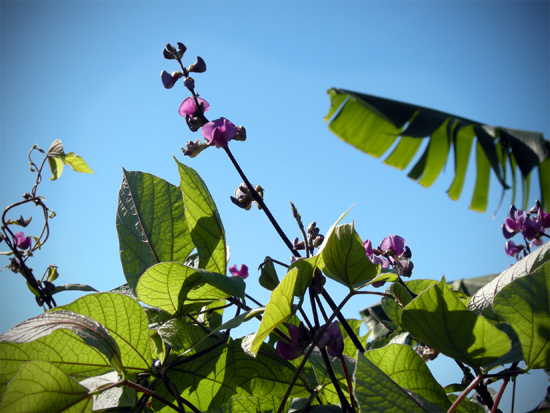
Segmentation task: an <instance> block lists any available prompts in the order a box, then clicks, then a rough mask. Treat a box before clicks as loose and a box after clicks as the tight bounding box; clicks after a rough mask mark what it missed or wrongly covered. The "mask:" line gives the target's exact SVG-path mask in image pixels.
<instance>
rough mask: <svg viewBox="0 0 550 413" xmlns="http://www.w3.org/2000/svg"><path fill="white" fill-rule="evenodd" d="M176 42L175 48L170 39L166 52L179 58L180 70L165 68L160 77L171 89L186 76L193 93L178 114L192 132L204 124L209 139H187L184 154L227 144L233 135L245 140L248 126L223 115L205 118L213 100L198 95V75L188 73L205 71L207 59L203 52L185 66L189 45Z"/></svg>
mask: <svg viewBox="0 0 550 413" xmlns="http://www.w3.org/2000/svg"><path fill="white" fill-rule="evenodd" d="M177 46H178V48H177V49H176V48H175V47H173V46H172V45H171V44H170V43H168V44H166V48H165V49H164V50H163V56H164V57H165V58H166V59H169V60H177V62H178V63H179V64H180V67H181V70H177V71H175V72H172V73H168V72H167V71H165V70H163V71H162V72H161V74H160V78H161V81H162V84H163V86H164V87H165V88H166V89H171V88H172V87H173V86H174V85H175V84H176V82H177V81H178V80H179V79H182V78H183V79H184V80H183V85H184V86H185V87H186V88H187V89H188V90H189V91H190V92H191V94H192V95H193V96H191V97H188V98H187V99H185V100H184V101H183V102H182V103H181V105H180V107H179V114H180V115H181V116H183V117H184V118H185V121H186V123H187V126H188V127H189V129H190V130H191V131H192V132H197V131H198V130H199V129H201V128H202V136H203V137H204V139H205V140H206V143H200V140H199V139H197V140H196V141H194V142H193V141H187V144H186V146H185V148H181V149H182V152H183V154H184V155H186V156H190V157H192V158H193V157H195V156H197V155H198V154H199V153H200V152H202V151H203V150H204V149H206V148H207V147H209V146H215V147H216V148H225V147H227V145H228V143H229V141H231V140H233V139H235V140H241V141H244V140H245V139H246V130H245V129H244V128H243V127H242V126H239V127H237V126H235V125H234V124H233V123H232V122H231V121H229V120H227V119H226V118H223V117H222V118H219V119H215V120H213V121H208V119H206V117H205V116H204V114H205V113H206V112H207V111H208V109H209V108H210V104H209V103H208V102H207V101H206V100H204V99H202V98H200V97H198V94H196V93H195V79H193V78H192V77H190V76H189V74H190V73H193V72H194V73H203V72H205V71H206V63H205V62H204V60H203V59H202V58H201V57H200V56H197V61H196V62H195V63H193V64H192V65H190V66H189V67H188V68H186V67H185V66H183V64H182V61H181V59H182V57H183V55H184V53H185V51H186V50H187V48H186V47H185V45H184V44H183V43H177Z"/></svg>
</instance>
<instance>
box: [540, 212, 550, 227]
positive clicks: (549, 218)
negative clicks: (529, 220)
mask: <svg viewBox="0 0 550 413" xmlns="http://www.w3.org/2000/svg"><path fill="white" fill-rule="evenodd" d="M537 221H538V222H540V224H541V225H542V226H543V227H544V228H550V214H549V213H547V212H545V211H544V210H543V209H542V208H540V209H539V211H538V213H537Z"/></svg>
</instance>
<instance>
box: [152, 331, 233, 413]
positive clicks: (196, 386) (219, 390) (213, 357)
mask: <svg viewBox="0 0 550 413" xmlns="http://www.w3.org/2000/svg"><path fill="white" fill-rule="evenodd" d="M184 357H185V356H184ZM236 374H237V371H236V366H235V356H234V346H233V341H232V340H231V339H229V341H228V342H227V343H224V344H223V345H221V346H218V347H215V348H213V349H211V350H210V351H208V352H207V353H206V354H203V355H202V356H200V357H197V358H193V359H190V361H188V362H185V363H182V364H179V365H177V366H176V367H173V368H170V369H169V371H168V373H167V376H168V378H169V379H170V380H171V381H172V382H173V383H174V385H175V388H177V389H178V391H179V393H180V395H181V397H183V398H184V399H186V400H188V401H190V402H191V403H192V404H193V405H194V406H195V407H197V408H198V409H199V410H200V411H201V412H204V411H207V410H209V409H212V408H215V407H217V406H221V405H222V404H224V403H225V402H227V401H228V400H229V399H230V397H231V396H232V395H234V394H235V391H236ZM159 394H160V395H162V396H163V397H165V398H166V399H168V400H174V397H173V396H172V395H171V394H168V393H167V391H166V389H165V388H164V387H163V388H162V389H161V390H159ZM161 406H162V408H161ZM153 408H154V409H155V411H159V412H172V411H173V410H172V409H171V408H170V407H169V406H165V405H162V404H159V403H158V402H157V401H156V400H155V401H154V402H153Z"/></svg>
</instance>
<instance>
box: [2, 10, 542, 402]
mask: <svg viewBox="0 0 550 413" xmlns="http://www.w3.org/2000/svg"><path fill="white" fill-rule="evenodd" d="M549 4H550V3H549V2H547V1H535V2H529V1H522V2H514V1H507V2H501V1H487V2H484V1H477V2H458V1H457V2H433V1H430V2H416V1H408V2H398V1H391V2H367V1H352V2H346V1H322V2H321V1H319V2H316V1H302V2H293V1H281V2H260V1H257V2H253V1H241V2H237V1H227V2H221V1H220V2H214V1H203V2H125V1H119V2H109V1H102V2H85V1H73V2H48V1H40V2H32V1H24V2H8V1H2V2H1V3H0V7H1V129H0V131H1V145H0V151H1V152H0V156H1V162H0V179H1V181H0V186H1V191H0V204H1V205H2V206H5V205H8V204H11V203H13V202H16V201H18V200H20V199H21V198H20V197H21V195H22V194H23V193H24V192H26V191H29V190H30V189H31V187H32V185H33V180H34V176H33V175H32V174H31V173H30V172H29V171H28V166H27V152H28V150H29V149H30V147H31V146H32V145H33V144H35V143H37V144H38V145H39V146H40V147H42V148H43V149H47V148H48V147H49V145H50V143H51V142H52V141H53V140H54V139H61V140H62V141H63V143H64V146H65V149H66V150H67V151H72V152H76V153H77V154H79V155H81V156H82V157H83V158H84V159H85V160H86V161H87V162H88V163H89V165H90V166H91V167H92V169H93V170H94V172H95V175H82V174H77V173H74V172H72V171H70V170H69V169H66V171H65V172H64V173H63V176H62V177H61V179H60V180H59V181H57V182H50V181H48V180H45V181H44V182H43V184H42V185H41V187H40V193H41V194H42V195H43V196H45V197H46V199H47V204H48V206H50V207H51V208H52V209H53V210H55V212H56V213H57V217H56V218H55V219H54V220H53V221H52V222H51V230H52V235H51V239H50V241H48V243H47V244H46V245H45V246H44V248H43V250H42V251H41V252H40V253H39V254H37V256H36V258H35V259H33V260H32V262H31V266H32V267H33V269H34V271H35V274H36V275H37V276H40V275H41V274H42V272H43V271H44V270H45V268H46V267H47V265H48V264H50V263H53V264H55V265H57V266H59V272H60V275H61V278H60V279H59V280H58V282H59V283H68V282H81V283H86V284H90V285H92V286H94V287H95V288H97V289H98V290H101V291H106V290H110V289H112V288H115V287H117V286H119V285H121V284H123V283H124V282H125V280H124V277H123V274H122V269H121V265H120V260H119V249H118V248H119V247H118V239H117V234H116V229H115V216H116V208H117V195H118V189H119V187H120V183H121V179H122V167H124V168H125V169H127V170H130V171H132V170H140V171H144V172H150V173H152V174H154V175H157V176H159V177H161V178H163V179H165V180H167V181H169V182H172V183H174V184H178V183H179V178H178V173H177V167H176V165H175V163H174V162H173V159H172V155H173V154H174V155H175V156H177V157H178V158H179V159H180V160H182V161H183V162H185V163H186V164H187V165H189V166H191V167H193V168H194V169H196V170H197V171H198V172H199V174H200V175H201V176H202V177H203V179H204V180H205V182H206V183H207V185H208V186H209V188H210V191H211V193H212V195H213V197H214V200H215V202H216V203H217V206H218V208H219V210H220V214H221V217H222V220H223V222H224V226H225V230H226V235H227V242H228V244H229V245H230V247H231V259H230V265H232V264H240V263H246V264H247V265H248V266H249V267H250V268H251V270H252V271H251V276H250V277H249V279H248V280H247V286H248V291H249V293H250V294H252V295H253V296H256V297H257V298H258V299H259V300H261V301H263V302H266V301H267V299H268V298H269V294H268V293H267V292H265V291H263V290H262V289H261V288H260V287H259V286H258V283H257V281H256V280H257V276H258V273H256V271H255V269H256V268H257V266H258V265H259V263H261V262H262V261H263V258H264V257H265V256H266V255H270V256H272V257H274V258H277V259H279V260H283V261H286V260H288V259H289V256H290V254H289V252H288V251H287V250H286V249H285V247H284V245H283V244H282V242H280V240H279V239H278V238H277V235H276V233H275V231H274V230H273V229H272V228H271V227H270V225H269V223H268V222H267V219H266V218H265V216H263V214H262V213H261V212H259V211H257V210H251V211H248V212H246V211H243V210H240V209H238V208H236V207H235V206H234V205H232V204H231V202H230V201H229V196H230V195H232V194H233V190H234V188H235V187H237V186H238V185H239V183H240V182H241V181H240V178H239V176H238V175H237V173H236V172H235V171H234V170H233V169H232V167H231V165H230V163H229V160H228V159H227V157H226V156H225V153H224V152H223V151H221V150H216V149H209V150H208V151H206V152H204V153H202V154H201V155H200V156H199V157H198V158H195V159H188V158H184V157H183V155H182V154H181V152H180V150H179V148H180V147H181V146H183V145H184V144H185V142H186V141H187V140H190V139H193V140H194V139H197V138H198V136H196V135H194V134H192V133H191V132H190V131H189V130H188V129H187V126H186V125H185V121H184V119H183V118H182V117H180V116H179V115H178V113H177V109H178V106H179V104H180V102H181V101H182V100H183V99H184V98H185V97H187V94H186V91H185V89H184V88H183V87H181V86H177V87H175V88H174V89H172V90H165V89H164V88H163V87H162V85H161V82H160V76H159V75H160V72H161V71H162V70H163V69H166V70H167V71H169V72H171V71H173V70H176V69H177V67H176V65H175V64H174V62H170V61H167V60H164V59H163V58H162V49H163V47H164V45H165V43H166V42H171V43H176V42H178V41H181V42H183V43H185V44H186V45H187V47H188V51H187V54H186V58H185V62H186V63H187V64H188V65H189V64H191V63H193V62H194V59H195V56H197V55H200V56H201V57H203V58H204V60H205V61H206V64H207V66H208V70H207V72H206V73H204V74H200V75H197V76H195V79H196V87H197V91H198V92H199V93H200V94H201V96H202V97H203V98H205V99H207V100H208V101H209V103H210V104H211V108H210V111H209V113H208V115H209V117H210V118H211V119H215V118H217V117H220V116H224V117H226V118H228V119H230V120H231V121H233V122H234V123H236V124H239V125H244V126H245V127H246V128H247V131H248V140H247V141H246V142H244V143H242V142H235V143H234V144H232V145H231V148H232V151H233V153H234V155H235V156H236V158H237V159H238V160H239V162H240V163H241V166H242V167H243V169H244V170H245V172H246V173H247V175H248V176H249V178H250V179H251V180H252V182H253V183H255V184H261V185H262V187H264V188H265V189H266V192H265V199H266V202H267V203H268V205H269V207H270V208H271V209H272V211H273V213H274V215H275V216H276V217H277V218H278V220H279V222H280V224H281V226H282V227H283V229H284V230H285V231H286V232H287V234H288V236H289V237H290V238H294V237H295V236H297V235H298V231H297V228H296V227H295V224H294V223H293V220H292V217H291V213H290V208H289V204H288V202H289V200H292V201H293V202H294V203H295V205H296V206H297V207H298V208H299V210H300V212H301V214H302V217H303V219H304V221H305V222H306V225H307V224H308V223H309V222H311V221H313V220H315V221H317V223H318V226H319V227H320V228H321V232H324V231H326V230H327V229H328V227H330V225H332V224H333V222H334V221H335V220H336V219H337V218H338V217H339V216H340V214H341V213H342V212H344V211H345V210H347V209H348V208H349V207H350V206H351V205H353V204H355V207H354V208H353V209H352V210H351V212H350V213H349V214H348V217H347V218H346V221H347V222H351V220H352V219H353V220H354V222H355V226H356V229H357V231H358V232H359V234H360V235H361V236H362V238H371V239H372V240H373V243H378V242H380V240H381V239H382V238H383V237H384V236H386V235H390V234H393V233H395V234H399V235H401V236H403V237H404V238H405V239H406V240H407V244H408V245H409V246H410V247H411V249H412V251H413V254H414V255H413V261H414V263H415V271H414V277H415V278H435V279H439V278H441V276H442V275H445V277H446V278H447V280H454V279H458V278H467V277H473V276H480V275H486V274H491V273H499V272H501V271H502V270H504V269H505V268H506V267H508V266H509V265H510V264H512V263H513V262H514V261H513V259H511V258H510V257H507V256H506V255H505V254H504V240H503V238H502V236H501V232H500V225H501V223H502V221H503V219H504V217H505V214H506V212H507V204H509V201H510V197H509V196H507V197H506V198H505V202H504V204H503V206H502V207H501V209H500V210H499V212H498V213H497V214H496V217H495V218H494V219H493V218H492V216H491V212H492V211H493V210H494V209H495V208H496V206H497V204H498V199H499V196H500V190H499V189H498V188H497V185H496V182H493V185H492V189H493V190H492V196H491V198H490V203H489V207H488V212H487V213H485V214H480V213H476V212H472V211H469V210H468V205H469V202H470V197H471V194H472V190H473V178H474V176H475V175H474V170H475V167H474V166H472V167H471V168H470V170H469V174H468V182H467V186H466V187H465V189H464V192H463V195H462V198H461V199H460V200H459V201H458V202H453V201H451V200H450V199H449V198H448V197H447V195H446V193H445V191H446V190H447V189H448V187H449V186H450V183H451V181H452V173H451V172H452V164H450V166H448V168H447V169H448V173H445V174H443V175H442V176H440V178H439V179H438V180H437V181H436V183H435V184H434V185H433V187H431V188H429V189H425V188H423V187H421V186H420V185H418V184H417V183H415V182H414V181H411V180H410V179H408V178H407V177H406V172H402V171H398V170H395V169H393V168H390V167H388V166H385V165H383V164H382V161H381V160H380V159H374V158H372V157H369V156H367V155H365V154H363V153H361V152H359V151H357V150H356V149H354V148H352V147H351V146H349V145H347V144H345V143H343V142H341V141H340V140H339V139H338V138H337V137H336V136H334V135H333V134H332V133H331V132H330V131H329V130H328V128H327V126H326V124H325V123H324V122H323V117H324V115H325V114H326V113H327V111H328V108H329V99H328V95H327V94H326V91H327V90H328V89H329V88H331V87H340V88H346V89H351V90H356V91H359V92H363V93H368V94H373V95H379V96H382V97H387V98H390V99H396V100H402V101H406V102H410V103H415V104H419V105H423V106H427V107H431V108H434V109H438V110H442V111H445V112H450V113H455V114H457V115H461V116H464V117H466V118H470V119H474V120H478V121H480V122H484V123H487V124H489V125H495V126H506V127H511V128H518V129H526V130H533V131H538V132H542V133H544V136H545V138H546V139H548V137H549V136H550V120H549V117H550V102H549V100H550V98H549V96H550V83H549V73H550V63H549V61H550V58H549V50H550V44H549V43H550V42H549V37H550V34H549V15H550V8H549ZM34 159H35V160H36V161H38V160H39V159H38V157H35V158H34ZM304 171H308V173H304ZM533 191H534V192H533V194H536V193H537V188H536V187H533ZM533 199H534V195H533V197H532V200H533ZM21 213H23V215H25V214H26V215H27V216H28V215H32V214H36V210H34V209H32V208H31V209H30V210H27V211H22V212H21ZM34 218H35V220H36V221H37V222H38V221H39V216H35V217H34ZM32 228H34V229H35V231H38V227H37V226H34V227H32ZM7 263H8V260H7V259H6V258H5V257H2V258H0V265H1V266H4V265H6V264H7ZM0 283H1V284H0V297H1V302H0V327H1V328H0V331H1V332H4V331H6V330H7V329H8V328H10V327H12V326H13V325H15V324H16V323H18V322H21V321H23V320H24V319H26V318H29V317H31V316H34V315H37V314H38V313H39V311H40V309H39V308H38V307H37V306H36V304H35V302H34V299H33V297H32V296H31V295H30V293H29V291H28V290H27V288H26V286H25V284H24V281H23V279H22V278H21V277H19V276H16V275H14V274H12V273H10V272H8V271H4V272H2V273H0ZM334 292H335V296H336V298H337V299H338V297H339V294H341V291H339V289H338V288H334ZM78 296H79V295H78V294H76V293H75V294H73V293H70V294H65V295H60V296H58V297H57V300H58V303H61V304H63V303H67V302H70V301H72V300H74V299H75V298H77V297H78ZM372 303H374V301H367V300H364V299H363V298H361V299H357V300H356V301H352V302H351V304H350V305H348V307H347V309H346V313H345V314H346V316H347V317H357V318H358V317H359V310H360V309H361V308H363V307H365V306H367V305H370V304H372ZM254 328H255V326H252V325H251V326H250V327H246V328H245V329H244V331H243V332H242V334H247V333H249V332H251V331H252V330H253V329H254ZM247 329H249V330H247ZM438 363H439V364H438ZM434 366H435V369H436V370H438V371H436V374H439V376H437V377H443V379H442V380H443V381H445V384H447V383H449V382H450V381H453V380H455V381H457V380H459V379H460V372H459V371H458V369H457V368H455V367H453V365H452V364H451V365H446V364H444V362H443V361H436V362H435V364H434ZM444 370H448V371H447V373H445V372H444ZM441 374H443V376H441ZM445 374H447V375H445ZM547 385H548V383H547V382H545V379H544V375H540V374H539V375H536V376H533V377H532V378H530V379H525V378H521V379H520V380H519V382H518V397H519V399H520V403H521V404H520V405H517V410H516V411H524V410H526V409H528V408H532V407H534V405H535V403H536V402H537V401H539V399H541V398H542V396H543V392H544V389H545V388H546V386H547ZM527 389H530V390H532V393H534V395H533V396H531V395H530V393H529V392H528V390H527ZM531 397H532V398H531Z"/></svg>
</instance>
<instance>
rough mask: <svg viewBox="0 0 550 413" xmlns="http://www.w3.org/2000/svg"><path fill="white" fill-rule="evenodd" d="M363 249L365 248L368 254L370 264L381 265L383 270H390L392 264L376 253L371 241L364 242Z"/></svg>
mask: <svg viewBox="0 0 550 413" xmlns="http://www.w3.org/2000/svg"><path fill="white" fill-rule="evenodd" d="M363 247H365V252H366V253H367V258H368V259H369V260H370V262H372V263H373V264H380V265H381V266H382V268H390V263H389V262H388V260H385V259H384V258H382V257H380V256H378V255H376V254H375V253H374V250H373V248H372V242H371V240H370V239H368V240H366V241H365V242H363Z"/></svg>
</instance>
